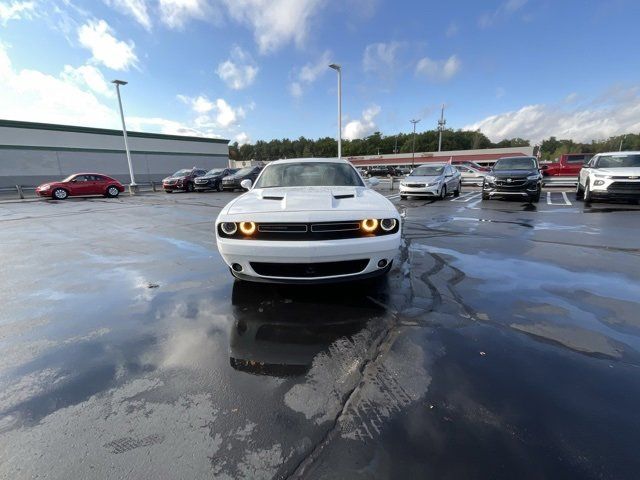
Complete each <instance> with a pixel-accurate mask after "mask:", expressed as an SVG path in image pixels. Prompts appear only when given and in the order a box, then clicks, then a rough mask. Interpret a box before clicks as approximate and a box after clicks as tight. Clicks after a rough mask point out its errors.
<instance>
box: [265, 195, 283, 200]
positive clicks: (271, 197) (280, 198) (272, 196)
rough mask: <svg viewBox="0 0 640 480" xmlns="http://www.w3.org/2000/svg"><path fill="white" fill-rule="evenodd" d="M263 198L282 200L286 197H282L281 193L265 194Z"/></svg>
mask: <svg viewBox="0 0 640 480" xmlns="http://www.w3.org/2000/svg"><path fill="white" fill-rule="evenodd" d="M262 199H263V200H282V199H284V197H281V196H279V195H263V196H262Z"/></svg>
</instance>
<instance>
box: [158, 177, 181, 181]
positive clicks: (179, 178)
mask: <svg viewBox="0 0 640 480" xmlns="http://www.w3.org/2000/svg"><path fill="white" fill-rule="evenodd" d="M185 178H187V177H166V178H163V179H162V181H165V180H184V179H185Z"/></svg>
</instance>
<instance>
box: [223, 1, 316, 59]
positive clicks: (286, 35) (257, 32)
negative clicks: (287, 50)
mask: <svg viewBox="0 0 640 480" xmlns="http://www.w3.org/2000/svg"><path fill="white" fill-rule="evenodd" d="M223 2H224V3H225V5H226V6H227V10H228V13H229V15H230V16H231V18H233V19H234V20H235V21H237V22H240V23H243V24H247V25H249V26H250V27H252V28H253V32H254V38H255V41H256V43H257V44H258V48H259V50H260V52H261V53H270V52H274V51H276V50H278V49H280V48H281V47H283V46H285V45H287V44H288V43H291V42H293V43H295V44H296V45H297V46H298V47H301V46H302V45H303V44H304V41H305V39H306V38H307V36H308V34H309V30H310V28H311V22H312V19H313V17H314V15H316V14H317V13H318V11H319V10H320V8H321V7H322V6H323V5H324V4H325V0H223Z"/></svg>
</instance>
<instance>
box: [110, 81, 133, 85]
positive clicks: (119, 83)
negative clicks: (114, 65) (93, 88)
mask: <svg viewBox="0 0 640 480" xmlns="http://www.w3.org/2000/svg"><path fill="white" fill-rule="evenodd" d="M111 83H115V84H116V85H126V84H127V83H129V82H125V81H124V80H111Z"/></svg>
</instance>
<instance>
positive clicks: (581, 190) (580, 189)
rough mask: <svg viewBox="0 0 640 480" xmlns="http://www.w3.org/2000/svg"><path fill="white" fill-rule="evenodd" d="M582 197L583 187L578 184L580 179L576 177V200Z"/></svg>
mask: <svg viewBox="0 0 640 480" xmlns="http://www.w3.org/2000/svg"><path fill="white" fill-rule="evenodd" d="M583 198H584V189H583V188H582V185H580V179H578V184H577V185H576V200H582V199H583Z"/></svg>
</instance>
